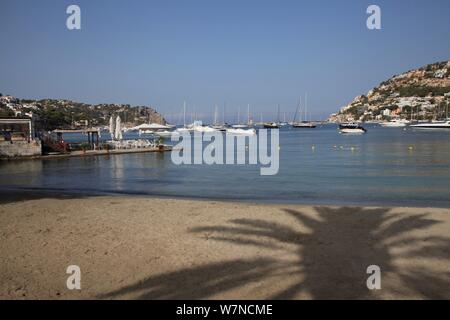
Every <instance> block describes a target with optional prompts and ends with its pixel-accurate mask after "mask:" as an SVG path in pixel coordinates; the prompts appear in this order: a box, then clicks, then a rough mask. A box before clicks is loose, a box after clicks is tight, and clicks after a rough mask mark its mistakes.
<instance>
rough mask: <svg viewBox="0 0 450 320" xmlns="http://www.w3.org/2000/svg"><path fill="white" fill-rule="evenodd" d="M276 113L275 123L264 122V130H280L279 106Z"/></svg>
mask: <svg viewBox="0 0 450 320" xmlns="http://www.w3.org/2000/svg"><path fill="white" fill-rule="evenodd" d="M277 108H278V113H277V122H265V123H264V125H263V127H264V128H265V129H279V128H280V121H279V119H280V105H278V106H277Z"/></svg>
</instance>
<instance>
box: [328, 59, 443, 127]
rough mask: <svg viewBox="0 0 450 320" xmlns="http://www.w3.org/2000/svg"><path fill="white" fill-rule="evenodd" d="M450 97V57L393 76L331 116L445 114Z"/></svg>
mask: <svg viewBox="0 0 450 320" xmlns="http://www.w3.org/2000/svg"><path fill="white" fill-rule="evenodd" d="M449 101H450V61H444V62H438V63H433V64H429V65H427V66H425V67H422V68H420V69H415V70H410V71H408V72H405V73H402V74H400V75H396V76H393V77H392V78H390V79H389V80H387V81H384V82H382V83H381V84H380V85H378V86H377V87H375V88H374V89H372V90H370V91H369V92H368V93H367V94H366V95H361V96H358V97H356V98H355V99H354V100H353V101H352V102H351V103H350V104H348V105H346V106H344V107H343V108H341V110H340V111H339V112H338V113H336V114H332V115H331V116H330V119H329V120H330V121H333V122H336V121H337V122H345V121H354V120H355V121H357V120H358V121H371V120H389V119H392V118H407V119H409V118H411V117H413V118H414V119H417V120H421V119H437V118H445V117H446V116H447V115H446V112H447V109H448V103H449Z"/></svg>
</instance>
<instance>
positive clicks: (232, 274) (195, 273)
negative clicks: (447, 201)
mask: <svg viewBox="0 0 450 320" xmlns="http://www.w3.org/2000/svg"><path fill="white" fill-rule="evenodd" d="M314 209H315V212H314V214H311V213H309V214H307V213H303V212H301V211H299V210H293V209H283V212H284V213H285V214H286V215H288V216H289V218H290V219H291V220H289V221H292V219H293V221H295V222H296V223H295V224H292V223H291V224H287V223H285V222H283V223H279V222H278V221H280V220H281V221H282V219H278V218H277V221H274V220H264V219H245V218H243V219H234V220H231V221H229V222H228V223H227V224H226V225H223V226H205V227H196V228H193V229H191V232H193V233H195V234H202V236H205V235H206V236H207V237H208V239H209V240H215V241H221V242H227V243H230V244H232V245H235V246H243V247H256V248H258V250H259V251H262V252H263V253H264V255H265V256H266V258H254V259H248V258H242V259H237V260H231V261H223V262H220V263H215V264H208V265H203V266H200V267H194V268H186V269H182V270H179V271H176V272H171V273H166V274H161V275H157V276H151V277H149V278H147V279H144V280H143V281H140V282H139V283H136V284H133V285H130V286H127V287H124V288H122V289H119V290H117V291H114V292H110V293H108V294H106V295H103V296H101V298H116V297H120V296H123V295H125V294H129V293H132V294H134V295H137V296H138V298H141V299H202V298H208V297H211V296H213V295H217V294H221V293H224V292H226V291H228V290H232V289H239V288H244V287H246V286H248V285H251V284H253V283H260V284H261V283H262V284H263V286H264V283H265V281H266V280H267V279H273V278H275V279H280V281H281V280H283V279H284V280H285V279H288V278H289V279H292V281H289V282H290V284H289V285H287V286H286V287H285V288H282V289H281V290H278V291H276V292H273V290H271V288H267V292H269V293H270V295H268V297H269V298H273V299H296V298H299V297H302V293H305V292H307V293H308V296H309V297H312V298H315V299H372V298H377V297H378V296H377V293H376V292H374V291H371V290H369V289H368V288H367V286H366V280H367V277H368V276H369V275H368V274H367V273H366V270H367V267H368V266H370V265H377V266H379V267H380V268H381V270H382V274H383V275H385V274H387V275H391V276H392V278H393V279H395V281H396V286H395V292H394V291H392V292H388V296H389V295H390V294H391V295H393V296H396V297H408V296H411V295H412V296H415V297H422V298H449V297H450V292H449V289H448V288H450V281H449V279H450V274H449V272H448V271H447V272H446V273H445V272H444V273H430V272H427V270H425V269H423V268H421V267H420V266H419V265H415V264H412V266H411V264H410V265H408V266H409V267H407V268H405V269H403V268H399V267H398V263H397V262H398V259H410V258H413V259H419V260H420V259H437V260H438V261H440V264H441V265H444V266H447V267H448V265H449V256H450V255H449V248H450V238H445V237H424V236H418V235H417V234H416V233H415V232H416V231H420V230H424V229H426V228H429V227H431V226H433V225H435V224H437V223H440V222H439V221H436V220H431V219H428V218H427V216H426V215H425V214H421V215H408V216H404V215H398V214H392V213H390V212H389V211H390V209H386V208H376V209H366V208H360V207H352V208H347V207H341V208H329V207H315V208H314ZM419 234H422V233H419ZM394 245H395V246H396V248H402V249H403V250H402V251H401V252H402V253H400V254H399V253H393V252H392V250H391V248H392V246H394ZM290 248H294V255H295V257H296V258H295V260H285V259H283V260H282V259H280V258H279V257H280V256H283V254H286V255H292V250H291V249H290ZM276 257H278V258H276ZM293 276H294V277H293ZM383 287H387V288H392V286H389V284H387V285H385V286H383ZM383 289H384V288H383ZM387 290H391V289H387ZM236 298H242V297H236ZM249 298H251V297H249Z"/></svg>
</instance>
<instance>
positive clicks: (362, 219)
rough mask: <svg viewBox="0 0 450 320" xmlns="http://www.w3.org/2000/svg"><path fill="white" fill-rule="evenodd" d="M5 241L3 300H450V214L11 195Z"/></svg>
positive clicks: (2, 211)
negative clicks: (75, 286)
mask: <svg viewBox="0 0 450 320" xmlns="http://www.w3.org/2000/svg"><path fill="white" fill-rule="evenodd" d="M0 242H1V246H0V259H1V260H0V270H1V273H0V298H1V299H449V298H450V209H440V208H389V207H378V208H374V207H371V208H369V207H329V206H301V205H258V204H248V203H233V202H217V201H197V200H195V201H194V200H176V199H158V198H150V197H121V196H113V197H110V196H101V197H84V196H79V195H78V196H77V195H62V194H59V195H50V194H37V193H34V194H21V195H20V196H19V195H18V194H17V193H12V192H10V193H8V192H3V193H0ZM69 265H77V266H79V267H80V269H81V290H69V289H68V288H67V286H66V280H67V278H68V277H69V275H68V274H66V269H67V267H68V266H69ZM370 265H377V266H379V267H380V269H381V289H380V290H369V289H368V287H367V285H366V280H367V278H368V277H369V276H370V275H369V274H367V267H368V266H370Z"/></svg>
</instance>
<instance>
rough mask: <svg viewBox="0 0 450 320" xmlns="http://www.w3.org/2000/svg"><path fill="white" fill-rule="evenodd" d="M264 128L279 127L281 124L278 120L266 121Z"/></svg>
mask: <svg viewBox="0 0 450 320" xmlns="http://www.w3.org/2000/svg"><path fill="white" fill-rule="evenodd" d="M263 127H264V129H279V128H280V125H279V124H278V123H276V122H266V123H264V124H263Z"/></svg>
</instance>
